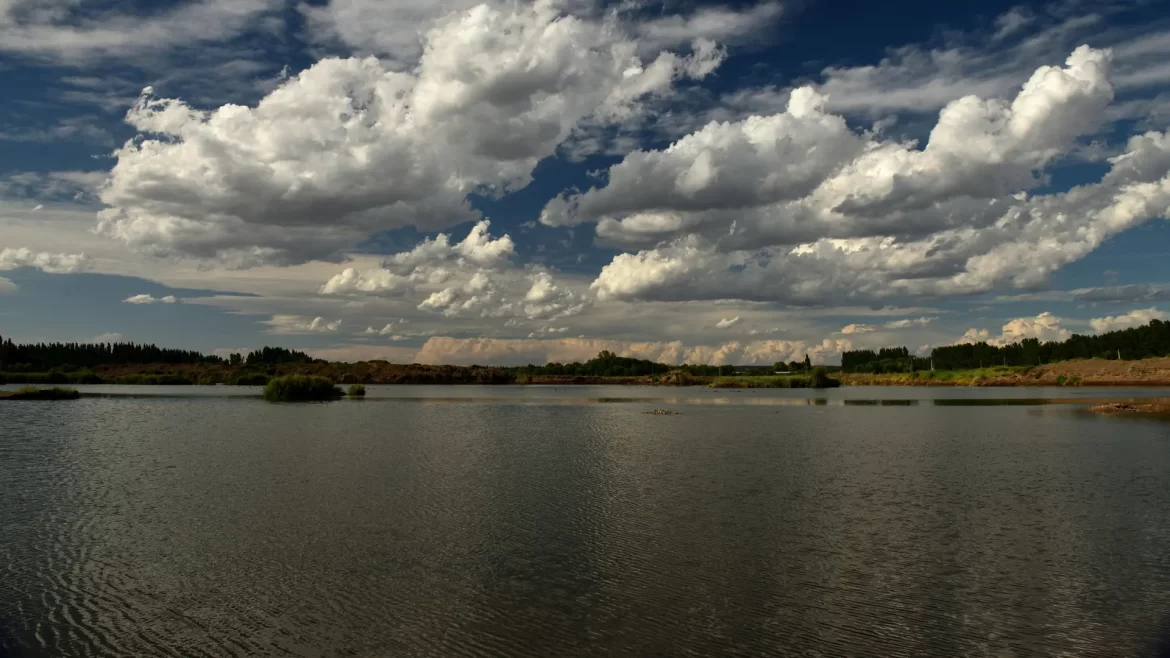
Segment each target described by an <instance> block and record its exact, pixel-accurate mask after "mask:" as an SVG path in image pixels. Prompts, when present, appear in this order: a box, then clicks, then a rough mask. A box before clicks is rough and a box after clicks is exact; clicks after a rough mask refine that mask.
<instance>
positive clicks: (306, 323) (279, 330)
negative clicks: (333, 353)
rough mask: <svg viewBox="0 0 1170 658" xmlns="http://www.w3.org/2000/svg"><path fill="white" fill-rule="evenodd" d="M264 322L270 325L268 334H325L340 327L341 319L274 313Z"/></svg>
mask: <svg viewBox="0 0 1170 658" xmlns="http://www.w3.org/2000/svg"><path fill="white" fill-rule="evenodd" d="M264 324H267V325H268V326H269V327H270V328H269V329H268V333H270V334H326V333H333V332H335V331H337V330H338V329H340V328H341V320H333V321H329V320H326V319H325V318H323V317H320V316H317V317H315V318H307V317H304V316H300V315H274V316H272V318H271V319H269V320H266V321H265V322H264Z"/></svg>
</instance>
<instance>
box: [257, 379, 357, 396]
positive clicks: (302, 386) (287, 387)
mask: <svg viewBox="0 0 1170 658" xmlns="http://www.w3.org/2000/svg"><path fill="white" fill-rule="evenodd" d="M343 395H345V394H344V393H343V392H342V391H341V389H340V388H338V387H337V386H334V385H333V382H332V381H331V380H329V379H328V378H326V377H317V376H314V375H289V376H287V377H277V378H276V379H273V380H271V381H269V382H268V384H267V385H266V386H265V387H264V399H265V400H268V401H269V402H311V401H318V400H336V399H338V398H340V397H342V396H343Z"/></svg>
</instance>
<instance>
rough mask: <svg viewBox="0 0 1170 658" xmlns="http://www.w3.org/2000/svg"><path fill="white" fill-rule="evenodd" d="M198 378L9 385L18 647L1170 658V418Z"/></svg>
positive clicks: (2, 525)
mask: <svg viewBox="0 0 1170 658" xmlns="http://www.w3.org/2000/svg"><path fill="white" fill-rule="evenodd" d="M220 388H222V387H220ZM186 390H187V391H190V394H186V393H184V396H180V397H106V398H86V399H82V400H78V401H72V402H61V403H45V402H6V403H3V404H0V655H2V656H6V657H7V656H37V657H40V656H54V657H55V656H258V655H259V656H267V655H272V656H511V655H524V656H584V655H625V656H709V655H737V656H785V655H793V656H796V655H799V656H842V655H858V656H958V655H963V656H1033V655H1051V656H1167V655H1170V478H1168V475H1170V424H1167V423H1161V422H1149V421H1145V422H1143V419H1138V418H1128V417H1120V418H1119V417H1097V416H1093V415H1091V414H1088V413H1086V412H1084V411H1083V410H1081V409H1080V408H1079V407H1077V406H1076V405H1044V406H1034V405H1012V406H997V407H989V406H955V405H951V404H934V403H933V402H932V400H933V399H934V398H942V399H954V398H957V397H958V398H969V399H992V398H1000V397H1012V398H1016V399H1028V398H1033V399H1039V400H1048V399H1051V398H1053V397H1059V396H1067V395H1069V394H1070V392H1069V391H1067V390H1066V389H1056V390H1055V392H1054V391H1051V390H1031V391H1023V390H1018V389H1011V390H1008V391H1004V390H995V391H983V390H979V391H970V390H967V389H895V390H890V389H884V390H880V391H875V390H874V389H848V390H841V391H833V392H829V393H827V394H824V396H823V397H822V399H825V400H826V403H825V404H824V405H823V406H822V405H819V404H816V403H812V404H810V403H809V402H808V400H809V399H815V398H817V397H818V395H820V394H817V393H812V392H807V391H749V392H744V393H738V392H736V393H731V392H727V391H703V390H697V389H696V390H685V391H680V392H677V393H676V392H667V393H664V392H663V390H662V389H631V388H619V389H609V388H592V387H589V388H586V387H582V388H578V389H568V388H564V387H561V388H560V389H524V388H480V387H463V388H440V387H435V388H426V387H400V388H390V387H386V388H379V387H371V397H372V398H374V399H370V400H365V401H349V400H343V401H340V402H336V403H328V404H309V405H271V404H267V403H264V402H262V401H260V400H258V399H253V398H249V397H226V396H224V395H218V396H217V395H214V394H212V393H209V392H208V391H209V390H212V389H197V388H190V389H186ZM231 391H232V392H238V389H231ZM138 392H139V393H152V392H153V393H159V392H163V391H160V390H159V389H146V390H141V389H139V390H138ZM167 392H168V393H172V392H174V389H171V390H170V391H167ZM1157 393H1158V394H1161V395H1166V393H1165V391H1161V392H1157ZM1073 394H1075V395H1077V396H1080V397H1084V398H1092V397H1107V396H1110V395H1111V396H1118V392H1116V391H1112V392H1107V393H1104V394H1102V393H1101V392H1096V393H1094V392H1092V391H1076V392H1075V393H1073ZM1139 394H1142V393H1140V392H1138V393H1135V392H1133V391H1129V390H1127V391H1124V392H1123V393H1121V395H1124V396H1135V395H1139ZM395 398H399V399H395ZM402 398H406V399H402ZM599 400H626V401H624V402H613V403H605V402H599ZM847 400H849V401H851V402H849V403H848V404H847V403H846V401H847ZM883 400H886V401H889V400H901V401H903V402H902V403H887V404H882V403H881V401H883ZM907 400H908V401H911V402H912V404H910V405H907V404H905V401H907ZM867 401H873V403H868V402H867ZM664 406H666V407H669V408H673V409H677V410H679V411H682V412H683V415H678V416H653V415H646V414H644V413H643V412H644V411H647V410H649V409H653V408H656V407H664Z"/></svg>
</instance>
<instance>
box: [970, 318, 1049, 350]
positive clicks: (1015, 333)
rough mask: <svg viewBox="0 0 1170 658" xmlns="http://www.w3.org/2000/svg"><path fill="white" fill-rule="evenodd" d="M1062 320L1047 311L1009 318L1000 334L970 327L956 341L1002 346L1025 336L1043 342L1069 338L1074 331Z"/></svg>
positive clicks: (1016, 341)
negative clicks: (1065, 325) (1035, 314)
mask: <svg viewBox="0 0 1170 658" xmlns="http://www.w3.org/2000/svg"><path fill="white" fill-rule="evenodd" d="M1062 322H1064V320H1063V319H1062V318H1059V317H1057V316H1055V315H1053V314H1052V313H1049V312H1047V311H1045V312H1043V313H1040V314H1039V315H1037V316H1036V317H1033V318H1015V319H1013V320H1009V321H1008V322H1007V323H1006V324H1004V325H1003V327H1002V328H1001V330H1000V333H999V335H993V334H992V333H991V332H990V331H988V330H987V329H975V328H972V329H968V330H967V333H965V334H963V336H962V337H960V338H959V339H958V340H957V341H955V343H956V344H960V345H961V344H965V343H988V344H990V345H997V346H1002V345H1010V344H1012V343H1018V342H1020V341H1022V340H1024V339H1025V338H1036V339H1039V341H1040V342H1041V343H1046V342H1049V341H1062V340H1067V339H1069V338H1070V337H1071V336H1072V332H1071V331H1069V330H1068V329H1066V328H1064V327H1063V326H1061V323H1062Z"/></svg>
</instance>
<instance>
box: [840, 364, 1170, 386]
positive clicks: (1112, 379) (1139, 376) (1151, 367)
mask: <svg viewBox="0 0 1170 658" xmlns="http://www.w3.org/2000/svg"><path fill="white" fill-rule="evenodd" d="M841 378H842V383H844V384H845V385H846V386H1170V357H1165V358H1156V359H1142V360H1140V361H1110V360H1106V359H1083V360H1080V361H1065V362H1062V363H1051V364H1048V365H1043V366H1035V367H1032V368H1020V367H993V368H981V369H977V370H955V371H938V372H915V373H886V374H881V375H870V374H845V375H842V376H841Z"/></svg>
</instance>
